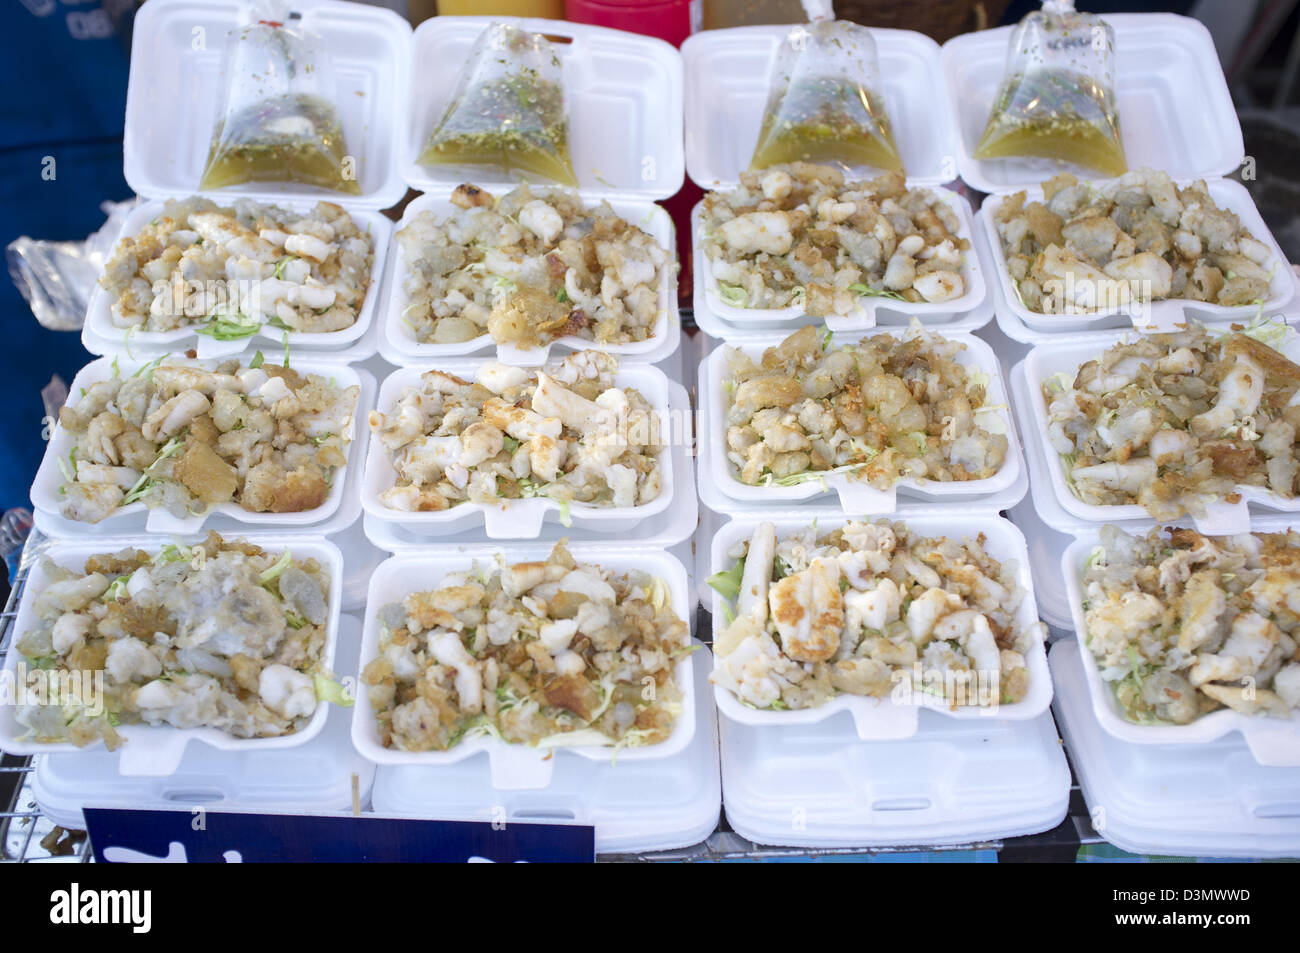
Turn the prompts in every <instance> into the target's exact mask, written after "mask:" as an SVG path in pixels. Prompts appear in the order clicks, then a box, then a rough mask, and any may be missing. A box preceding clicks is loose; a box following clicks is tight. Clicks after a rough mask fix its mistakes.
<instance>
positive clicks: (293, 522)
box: [31, 355, 375, 536]
mask: <svg viewBox="0 0 1300 953" xmlns="http://www.w3.org/2000/svg"><path fill="white" fill-rule="evenodd" d="M248 357H251V355H248ZM268 359H269V360H271V361H274V360H275V356H274V355H273V356H271V357H270V358H268ZM114 361H116V362H117V364H118V367H119V368H120V373H121V375H122V377H124V378H128V377H130V376H131V375H132V374H133V373H135V372H136V371H137V370H138V369H139V368H141V367H143V366H144V365H145V364H146V363H148V362H146V361H143V360H133V359H122V358H113V359H111V360H110V359H109V358H107V357H101V358H99V359H97V360H94V361H91V362H90V363H89V364H87V365H86V366H85V367H83V368H82V369H81V370H80V371H78V372H77V376H76V377H75V378H73V381H72V386H71V387H69V388H68V393H69V397H68V402H67V406H68V407H70V408H75V407H76V406H77V404H78V403H79V402H80V400H81V397H80V394H81V391H82V389H83V388H88V387H89V386H90V385H91V384H94V383H96V382H98V381H104V380H109V379H111V377H112V376H113V362H114ZM242 362H243V363H247V358H244V359H243V361H242ZM166 363H168V364H177V365H195V366H205V367H212V366H214V365H215V364H216V363H218V362H216V361H200V360H192V359H189V358H182V357H178V358H176V359H175V360H168V361H167V362H166ZM291 363H292V367H293V369H294V370H296V371H301V372H303V373H308V374H320V375H322V376H324V377H328V378H333V379H334V380H335V381H337V382H338V385H339V386H340V387H351V386H353V385H356V386H357V387H359V388H360V393H359V394H358V395H357V406H356V410H355V411H354V413H353V418H352V427H351V433H350V434H347V436H349V437H350V438H351V443H349V444H348V447H347V450H346V451H345V453H346V456H347V461H348V462H347V463H345V464H344V465H343V466H341V467H339V468H338V470H336V471H335V473H334V479H333V483H332V485H331V486H330V494H329V496H328V497H327V498H326V500H325V502H324V503H322V504H321V505H320V506H318V507H316V508H315V509H313V510H306V511H304V512H301V513H254V512H252V511H251V510H246V509H244V508H243V507H242V506H240V505H239V504H237V503H218V504H216V505H215V506H212V507H209V508H208V510H207V511H206V512H205V513H203V514H202V515H198V516H189V517H186V518H177V517H175V516H173V515H172V514H171V513H169V512H168V511H167V510H166V509H165V508H163V507H155V508H154V509H150V508H149V507H148V504H146V503H144V502H136V503H132V504H130V505H129V506H123V507H119V508H118V509H117V510H116V511H115V512H114V513H112V514H111V515H109V516H108V517H106V518H104V519H103V520H100V522H98V523H94V524H90V523H86V524H79V523H74V522H72V521H70V520H63V519H62V518H61V517H59V489H60V487H62V486H63V484H64V482H65V480H64V476H63V472H62V471H61V470H60V468H59V461H60V460H65V461H66V460H67V458H68V454H69V453H70V452H71V451H72V448H73V447H75V446H76V443H77V438H76V436H75V435H74V434H72V433H71V432H69V431H68V430H66V429H65V428H64V427H63V425H62V424H56V425H55V427H54V429H53V431H52V433H51V435H50V442H49V444H48V445H47V446H46V448H45V456H44V458H42V460H41V465H40V468H39V469H38V470H37V471H36V480H35V482H34V483H33V484H32V490H31V496H32V503H33V504H34V505H35V507H36V509H37V511H38V513H40V512H43V513H48V514H49V515H50V516H51V517H53V518H54V520H56V521H57V522H58V525H59V526H60V527H61V528H63V529H65V530H67V531H68V532H70V533H75V534H76V535H78V536H87V535H99V536H103V535H108V534H121V533H131V532H139V531H140V530H147V531H149V532H151V533H155V532H156V533H178V534H187V533H197V532H198V531H199V530H200V529H202V528H203V526H204V524H205V523H207V522H208V521H209V519H210V518H213V517H224V518H227V519H231V520H235V521H237V522H238V523H240V524H246V525H247V530H239V531H248V532H268V531H270V532H275V531H278V532H284V533H291V532H302V531H304V530H305V531H311V529H312V528H313V527H317V528H319V526H320V525H321V524H322V523H325V522H327V521H329V520H330V519H331V517H333V516H334V514H335V513H337V512H338V511H339V510H340V508H341V507H343V506H344V505H345V500H344V496H345V492H346V484H347V482H348V474H349V471H350V470H351V469H352V466H353V464H354V462H355V461H358V460H363V459H365V453H366V444H367V440H368V438H369V434H370V430H369V428H368V427H366V426H364V424H363V425H362V426H359V427H358V426H357V418H358V417H359V416H360V417H362V419H363V420H364V414H365V412H366V409H367V408H368V407H369V406H370V405H371V404H372V403H373V400H374V391H375V384H374V378H373V377H371V375H370V374H369V372H367V371H358V370H354V369H353V368H352V367H349V366H348V365H346V364H342V363H332V364H331V363H323V362H313V361H300V360H296V359H291ZM353 518H354V519H355V517H353ZM349 522H351V521H349ZM340 528H342V527H340Z"/></svg>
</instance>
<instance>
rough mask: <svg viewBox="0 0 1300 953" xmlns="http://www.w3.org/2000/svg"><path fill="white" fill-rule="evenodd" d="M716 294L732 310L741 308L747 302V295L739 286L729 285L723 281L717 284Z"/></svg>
mask: <svg viewBox="0 0 1300 953" xmlns="http://www.w3.org/2000/svg"><path fill="white" fill-rule="evenodd" d="M718 294H719V296H720V297H721V298H722V300H723V301H725V302H726V303H727V304H729V305H731V306H732V307H733V308H743V307H744V306H745V302H746V301H748V300H749V295H748V293H746V291H745V289H744V288H742V287H740V285H730V284H727V283H726V282H725V281H719V282H718Z"/></svg>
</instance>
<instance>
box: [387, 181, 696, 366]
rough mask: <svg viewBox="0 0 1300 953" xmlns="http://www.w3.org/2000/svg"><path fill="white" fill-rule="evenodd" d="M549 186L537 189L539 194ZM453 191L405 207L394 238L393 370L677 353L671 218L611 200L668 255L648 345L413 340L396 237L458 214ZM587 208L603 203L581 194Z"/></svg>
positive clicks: (496, 190)
mask: <svg viewBox="0 0 1300 953" xmlns="http://www.w3.org/2000/svg"><path fill="white" fill-rule="evenodd" d="M513 187H514V186H513V185H510V184H506V185H500V184H496V185H492V186H488V187H486V188H489V189H490V191H491V192H492V194H493V195H496V196H497V197H500V196H502V195H504V194H506V193H507V192H509V191H510V190H511V189H512V188H513ZM547 187H548V186H540V185H539V186H534V187H533V188H534V189H535V190H537V189H541V188H547ZM454 188H455V186H450V187H446V188H445V189H444V191H442V192H440V193H436V194H434V193H430V194H428V195H422V196H420V197H419V198H417V199H415V200H414V201H412V202H411V204H410V205H408V206H407V207H406V211H405V213H404V214H403V215H402V220H401V221H400V222H398V223H397V228H396V229H395V230H394V232H393V239H392V250H391V253H390V258H391V263H390V265H389V275H388V285H387V288H386V290H385V292H384V302H383V311H382V317H381V319H380V320H381V322H382V325H381V330H382V338H381V343H380V350H381V351H382V353H383V355H384V357H385V358H387V359H388V360H389V361H391V362H392V363H394V364H398V365H411V364H425V365H427V364H429V363H431V362H433V361H441V360H446V359H447V358H455V357H467V356H470V355H475V354H484V353H486V352H495V355H496V359H497V360H499V361H502V362H504V363H507V364H528V365H533V364H544V363H546V362H547V361H548V360H549V359H550V353H551V349H552V348H557V349H559V350H564V351H581V350H584V349H586V348H591V347H596V348H599V349H600V350H603V351H608V352H609V353H611V354H617V355H618V356H619V357H625V358H628V359H631V360H640V361H645V362H650V363H653V362H656V361H659V360H660V359H662V358H664V357H667V356H668V355H669V354H671V353H673V351H675V350H676V349H677V344H678V341H679V339H680V337H681V321H680V320H679V319H678V316H677V268H676V260H677V259H676V255H677V252H676V241H675V233H674V229H673V222H672V219H671V218H669V217H668V213H667V212H665V211H664V210H663V208H661V207H660V206H658V205H655V204H654V201H653V200H652V199H648V198H647V199H641V198H636V199H631V198H610V199H609V204H610V207H611V208H612V209H613V210H614V212H615V213H616V214H618V215H620V216H622V217H623V218H625V219H626V220H627V221H629V222H631V223H632V224H633V225H636V226H638V227H639V228H643V229H645V230H646V231H647V232H648V233H649V234H650V235H651V236H652V237H653V238H654V239H655V241H656V242H657V243H658V244H659V246H660V247H661V248H663V249H665V250H666V251H667V252H668V254H669V264H668V265H667V266H665V268H664V269H663V274H662V275H661V277H660V281H659V289H658V292H659V314H658V317H657V318H656V320H655V324H654V331H653V333H652V334H651V335H650V337H648V338H646V339H645V340H644V341H630V342H628V343H627V344H598V343H597V342H595V341H591V340H588V339H587V338H582V337H578V336H576V335H569V336H566V337H562V338H557V339H556V340H554V341H551V342H549V343H547V344H543V345H542V346H541V347H536V348H519V347H516V346H514V345H498V344H496V343H494V342H493V340H492V336H491V335H490V334H488V333H487V332H484V333H483V334H481V335H479V336H478V337H476V338H474V339H473V340H470V341H464V342H460V343H456V344H433V343H421V342H419V341H417V340H416V339H415V333H414V332H413V331H412V330H411V326H410V325H409V324H407V323H406V322H405V321H404V320H403V317H404V315H405V311H406V308H407V306H408V302H409V301H410V296H409V295H408V294H407V293H406V290H405V283H406V278H407V274H408V268H407V261H406V254H405V252H404V250H403V249H402V245H401V242H400V241H398V239H397V233H398V232H400V231H401V230H402V229H404V228H406V226H408V225H409V224H411V222H412V221H414V219H415V217H416V216H417V215H419V214H420V213H421V212H426V211H427V212H432V213H433V214H434V215H435V216H436V217H437V218H438V220H439V221H443V220H445V219H446V218H447V216H449V215H450V214H451V213H453V212H455V211H457V208H456V206H454V205H452V204H451V201H450V195H451V192H452V190H453V189H454ZM580 194H581V196H582V200H583V202H584V203H586V204H587V205H594V204H598V203H599V202H601V201H602V200H603V199H602V197H601V196H595V195H592V194H589V193H585V192H584V193H580Z"/></svg>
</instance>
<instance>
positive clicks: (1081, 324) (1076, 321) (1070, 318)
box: [979, 179, 1296, 334]
mask: <svg viewBox="0 0 1300 953" xmlns="http://www.w3.org/2000/svg"><path fill="white" fill-rule="evenodd" d="M1191 181H1192V180H1191V179H1183V180H1181V181H1179V182H1178V183H1177V184H1178V186H1179V187H1184V186H1187V185H1189V184H1190V183H1191ZM1205 184H1206V187H1207V189H1208V190H1209V193H1210V196H1211V197H1212V198H1213V199H1214V201H1215V203H1216V204H1217V205H1218V206H1219V207H1220V208H1225V209H1227V210H1228V211H1230V212H1233V213H1235V214H1236V215H1237V217H1238V218H1240V219H1241V223H1242V225H1243V226H1245V228H1246V229H1247V230H1248V231H1249V232H1250V233H1251V235H1253V236H1254V237H1255V238H1257V239H1258V240H1259V241H1261V242H1263V243H1264V244H1265V245H1267V246H1268V247H1269V251H1270V252H1271V253H1272V258H1271V259H1270V260H1269V261H1268V262H1265V263H1264V267H1265V268H1268V267H1270V266H1271V267H1272V268H1273V275H1272V280H1271V281H1270V283H1269V294H1268V298H1267V299H1265V300H1264V302H1263V305H1262V306H1263V310H1264V311H1265V312H1269V313H1272V312H1274V311H1277V310H1278V309H1281V308H1283V307H1285V306H1286V305H1287V304H1288V303H1289V302H1290V301H1291V299H1292V298H1293V297H1294V296H1295V293H1296V278H1295V273H1294V272H1293V271H1292V270H1291V267H1290V265H1288V264H1287V261H1286V258H1285V256H1284V255H1283V254H1282V249H1281V248H1279V247H1278V244H1277V241H1276V240H1275V239H1274V238H1273V234H1272V232H1270V231H1269V229H1268V226H1267V225H1266V224H1265V223H1264V219H1263V218H1262V217H1261V216H1260V214H1259V211H1258V210H1257V209H1256V208H1255V203H1254V202H1253V201H1252V200H1251V198H1250V193H1249V192H1247V191H1246V189H1245V186H1243V185H1242V184H1241V183H1240V182H1233V181H1230V180H1228V179H1210V180H1208V181H1206V183H1205ZM1026 191H1027V192H1028V197H1027V199H1026V201H1042V198H1043V190H1042V188H1041V187H1034V188H1031V189H1027V190H1026ZM1002 200H1003V196H1001V195H990V196H989V197H988V198H986V199H985V200H984V204H983V205H982V206H981V207H980V210H979V227H980V228H982V229H983V230H984V235H985V238H986V239H987V240H988V244H989V248H990V249H991V251H992V255H993V259H994V262H995V268H994V273H995V274H996V276H997V281H998V284H999V286H1000V290H1001V292H1002V298H1003V300H1004V301H1005V302H1006V307H1007V309H1008V310H1010V311H1011V313H1012V314H1014V315H1015V317H1017V318H1019V319H1020V321H1021V322H1022V323H1023V324H1024V325H1025V326H1026V327H1028V328H1031V329H1033V330H1035V331H1040V332H1044V333H1049V334H1056V333H1061V332H1066V331H1074V332H1079V331H1091V330H1097V329H1103V328H1114V327H1125V326H1133V327H1137V328H1138V329H1140V330H1145V331H1174V330H1178V329H1179V327H1180V326H1183V325H1185V324H1186V321H1187V319H1188V318H1189V317H1192V318H1197V319H1199V320H1201V321H1205V322H1224V321H1233V320H1237V321H1249V320H1250V319H1251V318H1253V317H1254V316H1255V314H1256V313H1258V312H1259V309H1260V305H1255V304H1245V305H1236V306H1233V307H1229V306H1227V305H1221V304H1210V303H1208V302H1204V301H1193V300H1191V299H1188V298H1166V299H1162V300H1160V301H1152V302H1145V303H1143V302H1139V303H1136V304H1129V305H1123V306H1116V307H1111V308H1106V309H1103V310H1099V311H1096V312H1094V313H1091V314H1040V313H1039V312H1036V311H1031V310H1030V309H1029V308H1027V307H1025V304H1024V302H1023V301H1022V300H1021V298H1020V293H1019V291H1017V289H1016V286H1015V284H1014V283H1013V282H1012V280H1011V275H1010V273H1009V272H1008V271H1007V259H1006V254H1005V252H1004V251H1003V248H1002V238H1001V236H1000V235H999V234H998V228H997V223H996V221H995V219H994V216H995V214H996V213H997V210H998V207H999V206H1000V205H1001V204H1002Z"/></svg>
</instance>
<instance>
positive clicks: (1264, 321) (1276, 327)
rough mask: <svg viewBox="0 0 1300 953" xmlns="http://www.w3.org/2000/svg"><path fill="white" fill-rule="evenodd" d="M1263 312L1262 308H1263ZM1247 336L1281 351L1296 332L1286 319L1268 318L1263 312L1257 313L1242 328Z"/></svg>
mask: <svg viewBox="0 0 1300 953" xmlns="http://www.w3.org/2000/svg"><path fill="white" fill-rule="evenodd" d="M1261 312H1262V309H1261ZM1241 333H1242V334H1244V335H1246V337H1249V338H1254V339H1255V340H1256V341H1258V342H1259V343H1260V344H1263V345H1265V346H1266V347H1271V348H1272V349H1273V350H1275V351H1280V350H1281V349H1282V348H1283V347H1284V346H1285V345H1286V343H1287V341H1288V339H1289V338H1290V337H1291V336H1292V335H1293V334H1294V333H1295V332H1294V331H1293V330H1292V329H1291V328H1290V327H1289V326H1288V325H1287V324H1286V322H1285V321H1277V320H1273V319H1272V318H1266V317H1264V315H1263V314H1262V313H1260V314H1257V315H1255V317H1254V319H1253V320H1252V321H1251V322H1250V324H1248V325H1246V327H1245V328H1244V329H1243V330H1242V332H1241Z"/></svg>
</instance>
